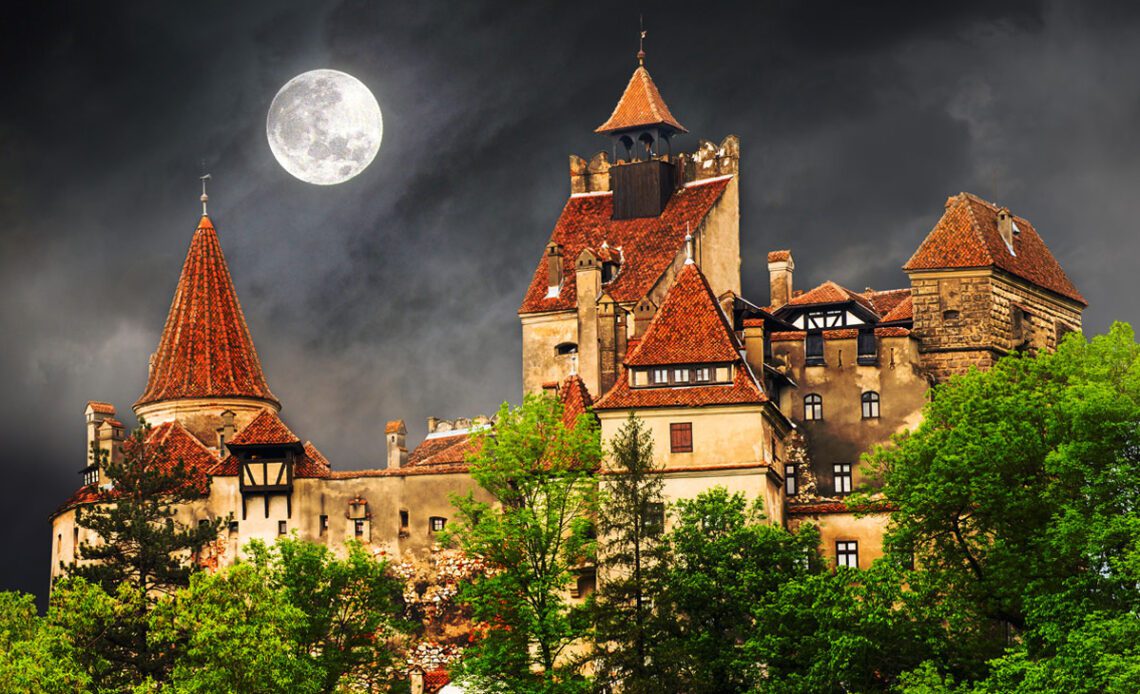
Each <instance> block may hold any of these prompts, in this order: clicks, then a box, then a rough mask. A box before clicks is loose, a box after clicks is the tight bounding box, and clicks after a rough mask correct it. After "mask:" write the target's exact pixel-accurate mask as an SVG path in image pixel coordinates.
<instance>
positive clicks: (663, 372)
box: [653, 369, 669, 383]
mask: <svg viewBox="0 0 1140 694" xmlns="http://www.w3.org/2000/svg"><path fill="white" fill-rule="evenodd" d="M653 382H654V383H668V382H669V369H654V370H653Z"/></svg>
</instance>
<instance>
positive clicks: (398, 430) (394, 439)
mask: <svg viewBox="0 0 1140 694" xmlns="http://www.w3.org/2000/svg"><path fill="white" fill-rule="evenodd" d="M384 435H385V437H386V438H387V440H388V469H389V470H396V469H399V468H402V467H404V466H405V465H407V464H408V446H407V443H408V428H407V427H406V426H404V420H402V419H395V420H392V421H391V422H388V424H387V425H386V426H385V427H384Z"/></svg>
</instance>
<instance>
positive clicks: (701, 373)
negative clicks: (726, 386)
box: [697, 366, 712, 383]
mask: <svg viewBox="0 0 1140 694" xmlns="http://www.w3.org/2000/svg"><path fill="white" fill-rule="evenodd" d="M711 380H712V374H711V373H710V369H709V367H707V366H702V367H701V368H699V369H697V383H707V382H709V381H711Z"/></svg>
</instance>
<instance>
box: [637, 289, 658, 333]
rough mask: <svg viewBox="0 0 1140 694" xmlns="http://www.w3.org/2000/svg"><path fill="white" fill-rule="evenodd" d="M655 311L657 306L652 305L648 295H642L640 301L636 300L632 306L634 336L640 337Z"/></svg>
mask: <svg viewBox="0 0 1140 694" xmlns="http://www.w3.org/2000/svg"><path fill="white" fill-rule="evenodd" d="M655 313H657V307H656V306H654V305H653V302H652V301H650V300H649V297H648V296H644V297H642V298H641V301H639V302H637V305H636V306H634V307H633V336H634V337H641V336H642V335H644V334H645V329H646V328H648V327H649V323H650V322H651V321H652V320H653V314H655Z"/></svg>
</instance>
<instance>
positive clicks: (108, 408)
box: [84, 400, 115, 415]
mask: <svg viewBox="0 0 1140 694" xmlns="http://www.w3.org/2000/svg"><path fill="white" fill-rule="evenodd" d="M87 407H89V408H91V411H92V412H94V413H95V414H109V415H114V414H115V406H114V405H112V404H111V403H109V402H99V401H98V400H88V401H87ZM84 409H87V408H84Z"/></svg>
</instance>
